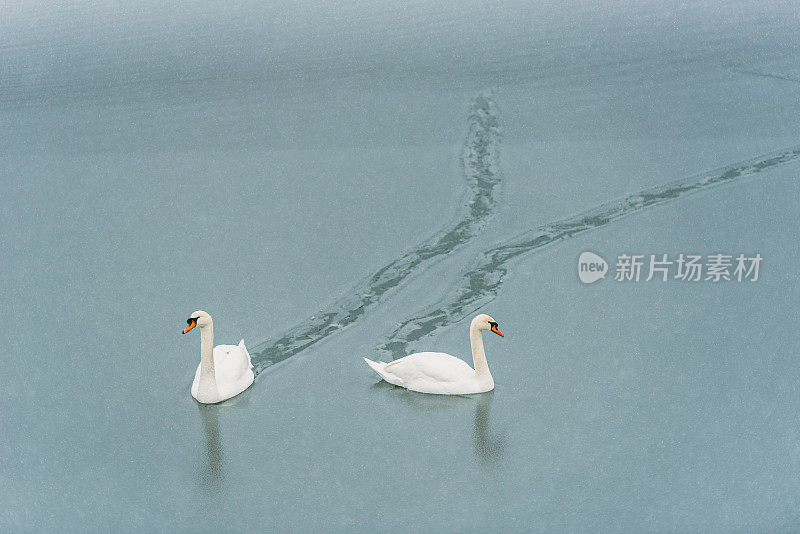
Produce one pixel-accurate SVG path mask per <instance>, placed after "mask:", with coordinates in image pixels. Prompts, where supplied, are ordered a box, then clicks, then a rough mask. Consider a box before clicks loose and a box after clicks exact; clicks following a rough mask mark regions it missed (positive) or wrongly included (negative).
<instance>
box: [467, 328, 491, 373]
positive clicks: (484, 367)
mask: <svg viewBox="0 0 800 534" xmlns="http://www.w3.org/2000/svg"><path fill="white" fill-rule="evenodd" d="M469 344H470V346H471V347H472V364H473V365H474V366H475V371H476V372H477V373H478V376H492V375H491V373H489V364H487V363H486V353H485V352H484V351H483V335H482V334H481V331H480V330H479V329H478V327H477V326H476V325H474V324H471V325H470V327H469Z"/></svg>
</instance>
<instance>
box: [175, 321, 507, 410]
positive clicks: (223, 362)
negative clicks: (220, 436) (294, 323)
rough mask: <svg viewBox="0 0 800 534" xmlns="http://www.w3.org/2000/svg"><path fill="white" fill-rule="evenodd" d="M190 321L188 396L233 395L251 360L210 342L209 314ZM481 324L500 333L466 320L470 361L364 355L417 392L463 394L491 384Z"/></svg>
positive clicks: (438, 355) (244, 384) (214, 398)
mask: <svg viewBox="0 0 800 534" xmlns="http://www.w3.org/2000/svg"><path fill="white" fill-rule="evenodd" d="M195 326H199V327H200V365H198V366H197V372H196V373H195V376H194V382H193V383H192V396H193V397H194V398H195V399H197V401H198V402H201V403H203V404H214V403H217V402H222V401H224V400H226V399H230V398H231V397H234V396H236V395H238V394H239V393H241V392H242V391H244V390H245V389H247V388H248V387H250V384H252V383H253V380H254V378H255V377H254V375H253V364H252V363H251V362H250V354H249V353H248V352H247V348H246V347H245V346H244V340H242V341H240V342H239V345H218V346H216V347H214V323H213V321H212V320H211V316H210V315H209V314H208V313H206V312H204V311H201V310H198V311H196V312H194V313H193V314H191V315H190V316H189V319H188V320H187V321H186V328H184V329H183V333H184V334H185V333H186V332H188V331H189V330H191V329H192V328H194V327H195ZM484 330H489V331H491V332H494V333H495V334H497V335H499V336H500V337H503V334H502V333H501V332H500V329H499V328H498V326H497V322H496V321H495V320H494V319H492V318H491V317H489V316H488V315H486V314H480V315H478V316H476V317H475V318H474V319H473V320H472V322H471V323H470V326H469V341H470V346H471V347H472V362H473V364H474V365H475V368H474V369H473V368H472V367H470V366H469V364H467V363H466V362H465V361H464V360H461V359H459V358H456V357H455V356H450V355H449V354H444V353H442V352H418V353H416V354H411V355H410V356H406V357H404V358H400V359H398V360H394V361H393V362H389V363H384V362H373V361H372V360H368V359H367V358H364V361H366V362H367V365H369V366H370V367H371V368H372V369H373V370H374V371H375V372H376V373H378V375H380V377H381V378H383V379H384V380H386V381H387V382H389V383H390V384H394V385H395V386H400V387H403V388H406V389H408V390H410V391H418V392H420V393H434V394H439V395H466V394H470V393H483V392H486V391H491V390H492V389H494V379H492V374H491V373H490V372H489V366H488V364H487V363H486V353H485V352H484V350H483V335H482V332H483V331H484Z"/></svg>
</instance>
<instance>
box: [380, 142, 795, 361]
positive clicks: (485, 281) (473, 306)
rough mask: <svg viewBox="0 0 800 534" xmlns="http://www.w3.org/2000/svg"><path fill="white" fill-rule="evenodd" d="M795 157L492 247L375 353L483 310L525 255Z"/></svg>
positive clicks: (639, 198) (670, 189)
mask: <svg viewBox="0 0 800 534" xmlns="http://www.w3.org/2000/svg"><path fill="white" fill-rule="evenodd" d="M797 159H800V145H798V146H794V147H791V148H786V149H783V150H780V151H778V152H773V153H770V154H765V155H762V156H758V157H756V158H753V159H749V160H746V161H742V162H738V163H734V164H732V165H728V166H726V167H721V168H718V169H715V170H713V171H710V172H706V173H703V174H700V175H694V176H691V177H688V178H683V179H680V180H677V181H674V182H670V183H668V184H664V185H660V186H657V187H652V188H649V189H645V190H643V191H640V192H639V193H636V194H633V195H629V196H627V197H625V198H621V199H618V200H614V201H611V202H607V203H605V204H602V205H600V206H598V207H596V208H593V209H590V210H588V211H584V212H582V213H579V214H577V215H573V216H571V217H567V218H565V219H561V220H559V221H554V222H551V223H548V224H544V225H542V226H539V227H536V228H534V229H532V230H529V231H527V232H525V233H523V234H521V235H519V236H516V237H514V238H511V239H509V240H507V241H505V242H501V243H499V244H496V245H494V246H493V247H492V248H490V249H488V250H486V251H484V252H482V253H481V254H480V255H479V258H478V261H477V263H476V264H475V265H474V267H472V268H470V269H468V270H467V271H466V272H464V273H462V274H461V275H460V277H459V278H458V282H457V284H455V286H454V288H453V289H452V290H450V291H449V292H448V293H447V294H445V295H444V296H442V297H441V298H440V299H439V300H438V301H437V302H436V303H434V304H432V305H430V306H428V307H427V308H424V309H423V310H421V311H419V312H417V313H416V314H415V315H413V316H412V317H410V318H408V319H406V320H404V321H403V322H402V323H400V326H398V327H397V328H396V329H395V330H394V331H393V332H392V333H391V334H389V335H388V336H387V337H386V338H385V340H384V342H383V343H382V344H381V346H380V349H379V350H380V351H381V352H383V353H384V354H385V358H388V360H387V361H391V360H392V359H395V358H398V357H401V356H405V355H406V354H409V353H411V352H412V349H411V345H413V344H414V343H415V342H417V341H419V340H420V339H422V338H424V337H425V336H427V335H429V334H432V333H433V332H435V331H436V330H438V329H441V328H444V327H446V326H449V325H451V324H454V323H457V322H459V321H461V320H463V319H464V318H466V317H467V316H469V315H471V314H473V313H475V312H477V311H478V310H479V309H481V308H483V307H485V306H486V305H487V304H488V303H489V302H491V301H492V300H494V298H495V297H496V296H497V295H498V293H499V291H500V287H501V286H502V284H503V279H504V278H505V276H506V274H507V273H508V269H509V266H508V264H509V262H510V261H511V260H513V259H515V258H517V257H519V256H522V255H523V254H530V253H533V252H536V251H540V250H543V249H544V248H545V247H548V246H549V245H552V244H554V243H557V242H560V241H562V240H564V239H566V238H569V237H573V236H575V235H578V234H582V233H584V232H588V231H590V230H594V229H596V228H601V227H603V226H606V225H608V224H611V223H612V222H615V221H618V220H620V219H622V218H623V217H627V216H629V215H633V214H635V213H639V212H641V211H644V210H646V209H648V208H652V207H654V206H658V205H661V204H664V203H666V202H670V201H673V200H677V199H679V198H683V197H685V196H688V195H690V194H693V193H697V192H699V191H703V190H706V189H708V188H710V187H714V186H717V185H720V184H724V183H730V182H733V181H735V180H741V179H742V178H745V177H748V176H752V175H755V174H758V173H760V172H762V171H764V170H767V169H771V168H773V167H776V166H778V165H781V164H784V163H788V162H790V161H795V160H797ZM385 358H384V359H385Z"/></svg>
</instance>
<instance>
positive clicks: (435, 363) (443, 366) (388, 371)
mask: <svg viewBox="0 0 800 534" xmlns="http://www.w3.org/2000/svg"><path fill="white" fill-rule="evenodd" d="M483 330H491V331H492V332H494V333H495V334H497V335H498V336H500V337H503V334H502V333H500V330H499V329H498V328H497V323H496V322H495V320H494V319H492V318H491V317H489V316H488V315H486V314H481V315H478V316H477V317H475V318H474V319H473V320H472V323H471V324H470V325H469V342H470V345H471V346H472V362H473V363H474V365H475V369H473V368H472V367H470V366H469V364H468V363H467V362H465V361H464V360H461V359H459V358H456V357H455V356H450V355H449V354H443V353H441V352H418V353H416V354H411V355H410V356H406V357H405V358H400V359H399V360H395V361H393V362H389V363H384V362H373V361H372V360H368V359H367V358H364V361H365V362H367V365H369V366H370V367H372V369H373V370H374V371H375V372H376V373H378V374H379V375H380V376H381V378H383V379H384V380H386V381H387V382H389V383H390V384H394V385H395V386H400V387H404V388H406V389H410V390H411V391H419V392H420V393H436V394H439V395H464V394H469V393H483V392H485V391H491V390H493V389H494V379H492V374H491V373H490V372H489V366H488V365H487V363H486V354H485V353H484V352H483V336H482V334H481V331H483Z"/></svg>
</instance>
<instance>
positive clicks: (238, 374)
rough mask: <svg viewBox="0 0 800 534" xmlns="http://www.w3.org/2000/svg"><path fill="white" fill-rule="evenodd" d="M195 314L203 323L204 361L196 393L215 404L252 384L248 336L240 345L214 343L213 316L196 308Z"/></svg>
mask: <svg viewBox="0 0 800 534" xmlns="http://www.w3.org/2000/svg"><path fill="white" fill-rule="evenodd" d="M191 318H196V319H197V321H196V322H197V325H198V326H199V327H200V364H199V365H198V366H197V372H196V373H195V375H194V382H192V397H194V398H195V399H197V402H202V403H203V404H214V403H217V402H222V401H224V400H226V399H230V398H231V397H235V396H236V395H238V394H239V393H241V392H242V391H244V390H245V389H247V388H248V387H250V384H252V383H253V380H254V379H255V375H253V364H252V363H250V353H248V352H247V347H245V346H244V339H243V340H241V341H240V342H239V344H238V345H217V346H216V347H214V323H213V321H212V320H211V316H210V315H209V314H207V313H206V312H204V311H196V312H194V313H193V314H192V315H191ZM191 318H190V320H191ZM188 330H190V328H188V327H187V330H186V331H188ZM186 331H185V332H186ZM185 332H184V333H185Z"/></svg>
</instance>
